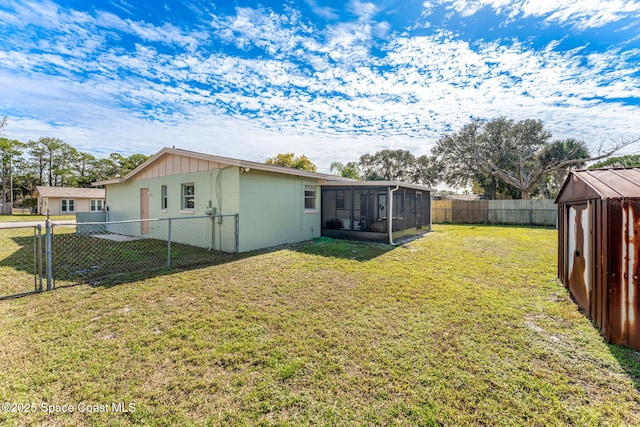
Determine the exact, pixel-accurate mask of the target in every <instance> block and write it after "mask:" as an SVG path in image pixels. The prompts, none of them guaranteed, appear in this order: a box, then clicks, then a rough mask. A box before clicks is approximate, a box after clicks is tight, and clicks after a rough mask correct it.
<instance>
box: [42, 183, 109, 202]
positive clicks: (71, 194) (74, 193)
mask: <svg viewBox="0 0 640 427" xmlns="http://www.w3.org/2000/svg"><path fill="white" fill-rule="evenodd" d="M33 195H34V197H38V195H40V196H42V197H60V198H69V199H104V198H105V191H104V188H74V187H45V186H41V185H38V186H36V189H35V190H34V191H33Z"/></svg>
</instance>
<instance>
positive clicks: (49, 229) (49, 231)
mask: <svg viewBox="0 0 640 427" xmlns="http://www.w3.org/2000/svg"><path fill="white" fill-rule="evenodd" d="M44 224H45V231H46V234H45V239H46V240H45V242H46V248H47V249H46V251H47V255H46V256H47V258H46V262H47V291H50V290H52V289H53V225H52V224H51V220H49V218H47V220H46V221H45V223H44Z"/></svg>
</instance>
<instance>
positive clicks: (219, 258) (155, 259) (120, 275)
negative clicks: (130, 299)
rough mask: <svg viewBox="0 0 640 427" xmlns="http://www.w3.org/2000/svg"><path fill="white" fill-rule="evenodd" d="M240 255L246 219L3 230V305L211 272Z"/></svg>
mask: <svg viewBox="0 0 640 427" xmlns="http://www.w3.org/2000/svg"><path fill="white" fill-rule="evenodd" d="M236 252H238V215H237V214H235V215H217V216H202V217H185V218H166V219H164V218H163V219H149V220H135V221H118V222H77V223H76V222H69V223H64V222H63V223H51V222H47V225H46V226H45V227H44V228H42V227H41V226H30V227H25V226H23V227H20V226H15V227H11V228H7V229H0V297H9V296H17V295H21V294H25V293H29V292H38V291H41V290H43V282H45V283H46V289H47V290H50V289H53V288H55V287H59V286H65V285H74V284H79V283H87V284H92V285H99V284H105V283H116V282H122V281H126V280H130V279H135V278H136V277H140V276H143V275H149V274H151V273H152V272H154V271H158V270H169V269H172V268H184V267H188V266H193V265H207V264H215V263H220V262H225V261H226V260H229V259H233V254H235V253H236Z"/></svg>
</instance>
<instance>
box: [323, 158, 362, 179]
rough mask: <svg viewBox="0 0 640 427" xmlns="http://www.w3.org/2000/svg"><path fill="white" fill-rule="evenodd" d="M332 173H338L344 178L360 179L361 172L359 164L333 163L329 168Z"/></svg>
mask: <svg viewBox="0 0 640 427" xmlns="http://www.w3.org/2000/svg"><path fill="white" fill-rule="evenodd" d="M329 170H330V171H331V172H333V171H336V172H338V175H340V176H341V177H343V178H351V179H360V171H359V166H358V163H357V162H347V164H344V163H341V162H333V163H331V166H330V167H329Z"/></svg>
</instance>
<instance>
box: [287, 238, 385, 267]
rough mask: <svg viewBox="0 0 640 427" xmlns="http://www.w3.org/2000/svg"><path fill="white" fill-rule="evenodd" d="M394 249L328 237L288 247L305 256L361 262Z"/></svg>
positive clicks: (381, 245)
mask: <svg viewBox="0 0 640 427" xmlns="http://www.w3.org/2000/svg"><path fill="white" fill-rule="evenodd" d="M394 248H395V246H393V245H388V244H384V243H374V242H363V241H357V240H342V239H331V238H329V237H318V238H315V239H313V240H311V241H307V242H303V243H299V244H296V245H291V246H290V247H289V249H291V250H293V251H296V252H301V253H305V254H310V255H319V256H323V257H328V258H341V259H351V260H355V261H361V262H362V261H370V260H372V259H375V258H377V257H379V256H381V255H384V254H386V253H387V252H390V251H392V250H393V249H394Z"/></svg>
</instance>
